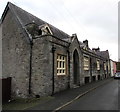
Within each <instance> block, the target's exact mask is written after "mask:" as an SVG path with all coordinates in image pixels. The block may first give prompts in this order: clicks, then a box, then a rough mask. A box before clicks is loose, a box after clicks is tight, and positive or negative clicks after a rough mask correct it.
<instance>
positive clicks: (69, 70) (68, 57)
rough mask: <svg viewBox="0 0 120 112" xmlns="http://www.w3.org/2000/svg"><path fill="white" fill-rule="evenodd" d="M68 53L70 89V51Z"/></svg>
mask: <svg viewBox="0 0 120 112" xmlns="http://www.w3.org/2000/svg"><path fill="white" fill-rule="evenodd" d="M67 52H68V88H70V51H69V50H67Z"/></svg>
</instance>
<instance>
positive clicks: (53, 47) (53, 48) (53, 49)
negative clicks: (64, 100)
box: [52, 45, 56, 95]
mask: <svg viewBox="0 0 120 112" xmlns="http://www.w3.org/2000/svg"><path fill="white" fill-rule="evenodd" d="M55 50H56V48H55V46H54V45H53V46H52V54H53V66H52V71H53V73H52V95H54V82H55V81H54V65H55V62H54V59H55Z"/></svg>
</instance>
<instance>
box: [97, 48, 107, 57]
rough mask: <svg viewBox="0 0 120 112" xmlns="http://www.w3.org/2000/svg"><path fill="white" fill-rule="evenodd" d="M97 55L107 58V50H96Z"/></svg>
mask: <svg viewBox="0 0 120 112" xmlns="http://www.w3.org/2000/svg"><path fill="white" fill-rule="evenodd" d="M96 53H97V54H98V55H100V56H102V57H105V58H107V59H108V58H109V52H108V50H106V51H98V52H96Z"/></svg>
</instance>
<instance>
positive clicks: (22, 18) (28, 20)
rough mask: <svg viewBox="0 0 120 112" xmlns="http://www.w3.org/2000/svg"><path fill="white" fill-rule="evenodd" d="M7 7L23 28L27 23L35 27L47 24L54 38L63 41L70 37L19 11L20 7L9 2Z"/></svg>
mask: <svg viewBox="0 0 120 112" xmlns="http://www.w3.org/2000/svg"><path fill="white" fill-rule="evenodd" d="M8 7H9V8H10V9H12V10H13V11H14V13H15V14H16V16H17V17H18V18H19V20H20V22H21V23H22V25H23V26H25V25H27V24H29V23H32V22H33V21H34V22H35V23H36V24H37V25H43V24H48V25H49V27H50V29H51V31H52V33H53V35H54V36H56V37H58V38H60V39H65V38H69V37H70V36H69V35H68V34H66V33H65V32H63V31H61V30H59V29H58V28H56V27H54V26H53V25H51V24H49V23H47V22H45V21H43V20H41V19H39V18H38V17H36V16H34V15H32V14H30V13H29V12H27V11H25V10H23V9H21V8H20V7H18V6H16V5H14V4H12V3H11V2H8Z"/></svg>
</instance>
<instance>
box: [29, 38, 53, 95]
mask: <svg viewBox="0 0 120 112" xmlns="http://www.w3.org/2000/svg"><path fill="white" fill-rule="evenodd" d="M31 82H32V87H31V88H32V94H33V95H40V96H45V95H49V94H51V93H52V52H51V46H50V43H49V41H48V40H47V39H46V37H41V38H37V39H34V40H33V49H32V81H31Z"/></svg>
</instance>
